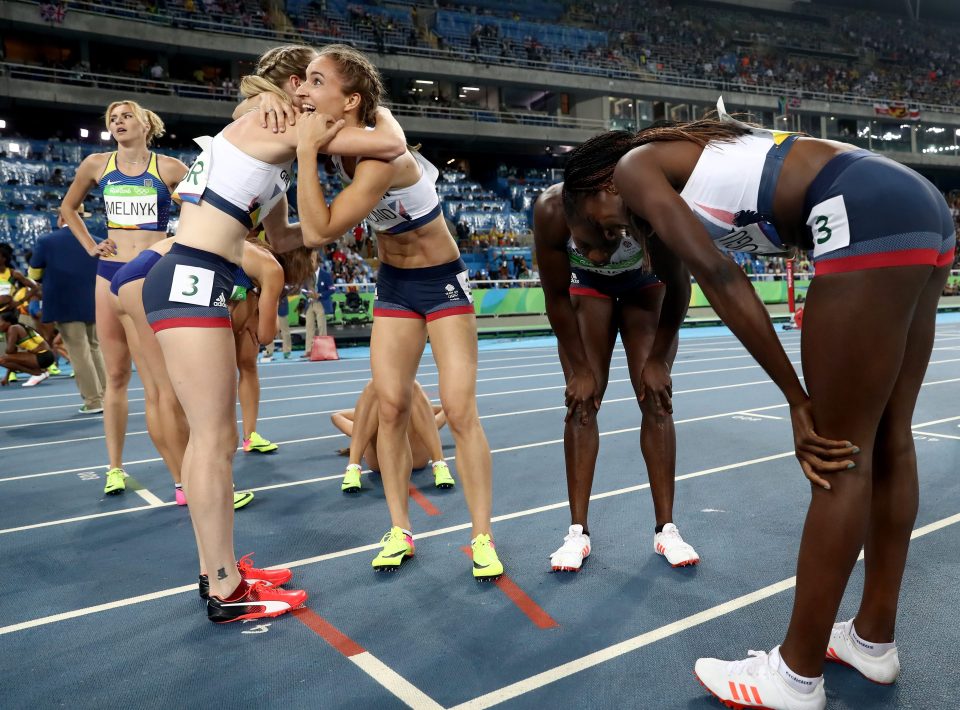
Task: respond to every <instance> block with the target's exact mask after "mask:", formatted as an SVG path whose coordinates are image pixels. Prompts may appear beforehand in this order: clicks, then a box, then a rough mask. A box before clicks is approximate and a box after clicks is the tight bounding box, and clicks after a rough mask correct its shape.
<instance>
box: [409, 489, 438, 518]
mask: <svg viewBox="0 0 960 710" xmlns="http://www.w3.org/2000/svg"><path fill="white" fill-rule="evenodd" d="M410 497H411V498H413V502H414V503H416V504H417V505H419V506H420V507H421V508H423V512H424V513H426V514H427V515H440V510H439V509H438V508H437V506H435V505H434V504H433V503H431V502H430V501H429V500H427V497H426V496H425V495H423V493H421V492H420V489H419V488H417V487H416V486H415V485H413V484H412V483H411V484H410Z"/></svg>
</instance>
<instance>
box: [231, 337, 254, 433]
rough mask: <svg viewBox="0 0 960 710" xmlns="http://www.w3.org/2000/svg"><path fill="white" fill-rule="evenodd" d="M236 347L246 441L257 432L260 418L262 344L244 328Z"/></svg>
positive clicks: (236, 339) (237, 339) (241, 410)
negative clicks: (258, 360)
mask: <svg viewBox="0 0 960 710" xmlns="http://www.w3.org/2000/svg"><path fill="white" fill-rule="evenodd" d="M235 345H236V354H237V369H238V370H239V372H240V381H239V384H238V394H239V396H240V415H241V418H242V419H243V438H244V439H245V440H246V439H249V438H250V435H251V434H252V433H253V432H255V431H256V430H257V417H259V416H260V373H259V372H258V371H257V354H258V353H259V351H260V344H259V343H258V342H257V339H256V336H255V335H254V333H253V331H252V330H250V329H249V328H244V329H243V331H242V332H240V333H239V334H238V335H237V336H236V338H235Z"/></svg>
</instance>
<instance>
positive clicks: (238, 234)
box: [176, 202, 250, 264]
mask: <svg viewBox="0 0 960 710" xmlns="http://www.w3.org/2000/svg"><path fill="white" fill-rule="evenodd" d="M249 233H250V230H249V229H247V228H246V227H245V226H243V225H242V224H240V223H239V222H238V221H237V220H235V219H234V218H233V217H231V216H230V215H228V214H227V213H226V212H223V211H221V210H219V209H217V208H216V207H214V206H213V205H210V204H207V203H206V202H201V203H200V204H199V205H193V204H190V203H187V202H185V203H184V204H182V205H181V206H180V226H179V228H178V229H177V239H176V243H177V244H182V245H183V246H186V247H192V248H194V249H202V250H203V251H207V252H210V253H211V254H216V255H217V256H221V257H223V258H224V259H226V260H227V261H229V262H231V263H233V264H239V263H240V262H241V261H242V260H243V243H244V240H245V239H246V236H247V234H249Z"/></svg>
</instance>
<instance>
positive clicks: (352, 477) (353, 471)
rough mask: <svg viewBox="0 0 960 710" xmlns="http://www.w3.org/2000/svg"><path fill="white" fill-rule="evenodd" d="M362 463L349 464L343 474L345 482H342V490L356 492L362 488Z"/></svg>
mask: <svg viewBox="0 0 960 710" xmlns="http://www.w3.org/2000/svg"><path fill="white" fill-rule="evenodd" d="M360 470H361V469H360V465H359V464H355V463H351V464H347V470H346V472H345V473H344V474H343V483H341V484H340V490H341V491H343V492H344V493H356V492H357V491H359V490H360Z"/></svg>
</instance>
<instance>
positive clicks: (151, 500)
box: [134, 488, 166, 508]
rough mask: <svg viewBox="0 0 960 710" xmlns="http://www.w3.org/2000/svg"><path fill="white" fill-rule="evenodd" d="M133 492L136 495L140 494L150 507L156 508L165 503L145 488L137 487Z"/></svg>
mask: <svg viewBox="0 0 960 710" xmlns="http://www.w3.org/2000/svg"><path fill="white" fill-rule="evenodd" d="M134 493H136V494H137V495H138V496H140V497H141V498H143V499H144V500H145V501H147V503H148V504H149V505H150V506H151V507H152V508H156V507H158V506H161V505H166V503H164V502H163V501H162V500H160V499H159V498H157V496H155V495H154V494H153V493H151V492H150V491H148V490H147V489H146V488H138V489H137V490H135V491H134Z"/></svg>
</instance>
